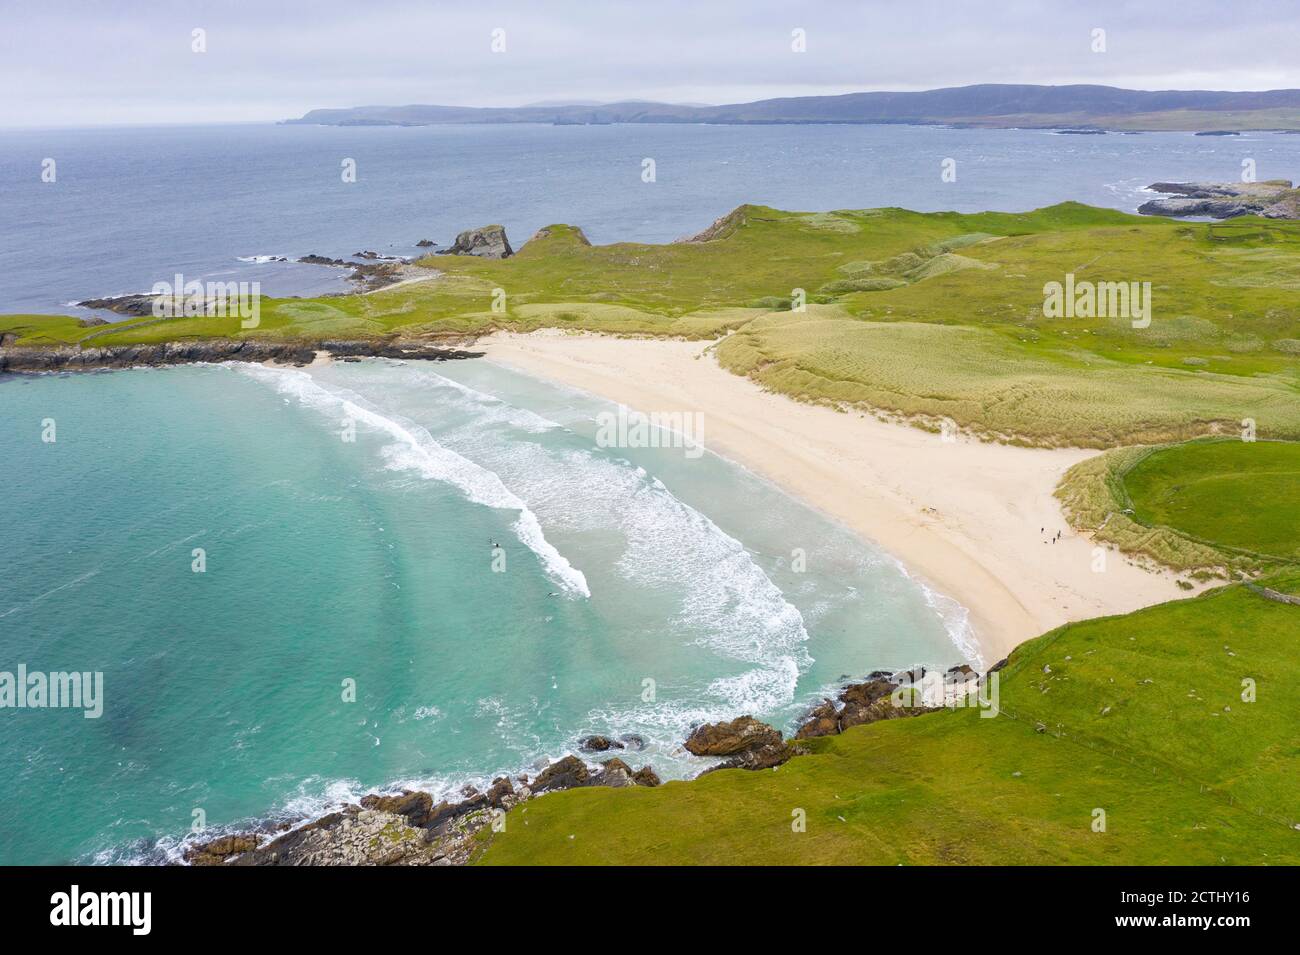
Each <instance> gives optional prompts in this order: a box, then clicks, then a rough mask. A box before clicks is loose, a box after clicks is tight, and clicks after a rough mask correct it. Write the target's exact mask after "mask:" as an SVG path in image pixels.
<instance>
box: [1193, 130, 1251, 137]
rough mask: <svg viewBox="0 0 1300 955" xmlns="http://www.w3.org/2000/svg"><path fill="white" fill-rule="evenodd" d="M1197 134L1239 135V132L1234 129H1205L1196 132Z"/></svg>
mask: <svg viewBox="0 0 1300 955" xmlns="http://www.w3.org/2000/svg"><path fill="white" fill-rule="evenodd" d="M1196 135H1197V136H1240V135H1241V133H1239V132H1237V131H1236V130H1234V129H1207V130H1203V131H1202V132H1199V133H1197V134H1196Z"/></svg>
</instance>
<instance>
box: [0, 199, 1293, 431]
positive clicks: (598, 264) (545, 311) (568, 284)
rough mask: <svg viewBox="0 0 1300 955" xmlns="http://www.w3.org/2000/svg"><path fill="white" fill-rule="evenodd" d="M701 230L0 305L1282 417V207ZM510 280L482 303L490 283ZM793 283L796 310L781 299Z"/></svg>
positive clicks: (210, 329)
mask: <svg viewBox="0 0 1300 955" xmlns="http://www.w3.org/2000/svg"><path fill="white" fill-rule="evenodd" d="M699 238H700V240H699V241H691V242H679V243H670V244H667V245H648V244H640V243H617V244H614V245H607V246H592V245H590V244H589V243H588V242H587V240H586V238H585V237H584V236H583V235H582V233H581V231H580V230H579V229H576V228H573V227H571V226H563V225H557V226H552V227H549V228H547V229H543V230H542V231H541V232H540V233H539V234H538V235H537V236H536V237H534V238H533V239H532V240H531V241H529V242H528V243H526V244H525V245H524V246H523V248H522V249H521V251H520V252H519V254H518V255H516V256H514V257H512V258H509V259H505V260H481V259H476V258H472V257H468V256H438V257H429V258H427V259H424V260H421V262H420V263H419V264H420V265H422V266H425V267H428V268H430V269H434V270H437V271H438V273H440V275H439V277H438V278H437V279H436V280H434V281H429V282H419V283H414V284H407V285H402V286H398V287H394V288H392V289H389V290H382V291H379V292H374V293H371V294H368V295H346V296H332V297H322V298H314V299H269V298H264V299H263V300H262V302H261V316H260V324H259V325H258V327H257V328H255V329H250V330H244V329H241V328H240V324H239V319H238V318H237V317H231V318H210V317H200V318H180V319H168V320H163V321H159V320H156V319H134V320H127V321H124V322H122V323H120V324H118V325H114V326H112V327H103V326H101V327H97V328H90V329H83V328H80V327H79V326H77V323H76V322H75V320H72V319H69V318H67V317H66V316H31V315H22V316H4V317H0V334H3V333H5V332H12V333H14V334H15V335H17V336H18V344H19V345H39V344H46V345H49V344H60V343H69V342H80V343H81V344H82V345H83V346H106V345H121V344H144V343H157V342H163V341H171V340H176V339H194V338H205V337H222V338H227V337H229V338H240V337H252V338H262V339H275V340H295V339H296V340H305V339H313V340H320V339H323V338H344V337H349V338H379V337H384V336H391V335H401V336H403V337H420V338H458V337H459V338H463V337H468V336H474V335H477V334H481V333H484V332H488V331H492V330H496V329H503V328H504V329H512V330H529V329H535V328H543V327H551V328H561V329H580V330H588V331H599V332H607V333H615V334H630V335H663V336H683V337H689V338H709V337H716V336H719V335H723V334H724V333H727V332H735V334H733V335H730V336H729V337H727V338H726V340H725V341H724V342H722V344H721V345H720V346H719V348H718V358H719V360H720V361H721V362H722V364H723V365H724V366H725V367H728V368H730V369H731V370H733V371H736V372H737V373H740V374H744V375H748V376H750V377H751V378H753V379H754V380H756V381H758V382H759V383H761V384H763V385H764V386H766V387H769V388H772V389H775V390H778V391H781V392H784V393H787V394H789V395H791V396H793V397H796V398H799V399H803V400H809V401H816V402H826V403H833V404H840V405H859V406H863V407H871V408H873V409H877V410H880V411H883V412H887V413H894V414H898V415H902V416H906V417H910V418H913V419H914V420H918V421H919V422H921V423H926V422H928V423H929V424H930V425H931V426H933V425H934V424H935V422H936V421H937V420H938V419H942V418H949V419H951V420H952V421H954V422H955V423H956V424H957V425H959V426H961V427H964V428H967V429H970V430H971V431H973V432H976V433H980V434H982V435H985V436H991V437H996V438H1000V439H1003V440H1010V441H1017V442H1023V443H1029V444H1040V445H1059V444H1074V445H1084V446H1092V447H1108V446H1112V445H1114V444H1118V443H1137V442H1146V443H1150V442H1156V441H1162V440H1179V439H1183V438H1187V437H1192V436H1195V435H1198V434H1204V433H1207V432H1210V431H1213V430H1216V429H1217V430H1228V429H1235V428H1236V427H1237V424H1238V423H1239V422H1240V420H1241V419H1242V418H1244V417H1251V418H1254V419H1255V420H1256V422H1257V426H1258V429H1259V434H1260V436H1261V437H1274V438H1300V307H1298V306H1297V305H1296V303H1295V293H1296V291H1297V290H1298V289H1300V223H1296V222H1279V221H1270V220H1263V219H1258V218H1253V217H1250V218H1242V219H1236V220H1232V221H1230V222H1224V223H1189V222H1178V221H1171V220H1166V219H1159V218H1151V217H1136V216H1130V215H1125V214H1123V213H1119V212H1114V211H1110V210H1105V209H1096V208H1091V207H1088V206H1082V205H1078V204H1075V203H1064V204H1061V205H1058V206H1052V207H1049V208H1045V209H1040V210H1037V211H1035V212H1029V213H1023V214H1012V213H981V214H976V215H962V214H957V213H929V214H926V213H916V212H909V211H906V210H902V209H872V210H857V211H841V212H829V213H797V212H783V211H780V210H776V209H769V208H766V207H762V206H742V207H741V208H739V209H737V210H736V211H735V212H733V213H732V214H731V215H729V216H727V217H726V218H724V219H723V220H720V221H719V223H717V224H716V225H715V226H714V227H712V228H711V229H709V230H707V231H706V233H704V234H703V235H702V236H701V237H699ZM1067 273H1072V274H1074V275H1075V276H1076V277H1077V278H1078V279H1079V280H1080V281H1084V280H1089V281H1095V282H1102V281H1124V282H1132V281H1138V282H1148V281H1149V282H1151V284H1152V313H1153V314H1152V321H1151V323H1150V325H1149V327H1146V328H1133V327H1132V325H1131V322H1130V321H1129V320H1128V319H1126V318H1094V319H1086V318H1045V317H1044V316H1043V312H1042V305H1043V288H1044V285H1045V284H1046V283H1047V282H1051V281H1061V280H1062V279H1063V277H1064V276H1065V275H1066V274H1067ZM497 289H501V290H503V291H504V293H505V297H504V301H503V303H502V305H503V307H501V308H500V309H499V310H494V308H493V303H494V296H495V295H496V294H497V293H496V292H495V290H497ZM795 290H803V294H804V295H805V296H806V298H807V301H808V303H809V307H808V308H807V309H806V310H805V311H803V312H799V311H790V307H791V304H792V296H793V297H797V296H798V295H799V294H800V293H799V292H796V291H795Z"/></svg>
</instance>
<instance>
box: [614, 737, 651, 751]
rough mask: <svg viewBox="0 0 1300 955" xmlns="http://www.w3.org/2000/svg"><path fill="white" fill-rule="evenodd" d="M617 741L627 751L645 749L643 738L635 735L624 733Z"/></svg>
mask: <svg viewBox="0 0 1300 955" xmlns="http://www.w3.org/2000/svg"><path fill="white" fill-rule="evenodd" d="M618 739H619V742H621V743H622V744H623V745H624V746H626V747H627V748H628V749H645V737H643V736H637V735H636V734H635V733H626V734H624V735H623V736H620V737H619V738H618Z"/></svg>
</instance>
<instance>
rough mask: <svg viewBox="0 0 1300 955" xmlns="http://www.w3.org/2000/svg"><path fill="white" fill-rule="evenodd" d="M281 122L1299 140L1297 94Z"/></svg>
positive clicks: (888, 99)
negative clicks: (852, 127)
mask: <svg viewBox="0 0 1300 955" xmlns="http://www.w3.org/2000/svg"><path fill="white" fill-rule="evenodd" d="M285 122H286V123H293V124H308V125H318V126H431V125H438V124H444V123H553V124H555V125H561V126H572V125H606V124H609V123H715V124H728V125H764V124H790V123H844V124H890V123H895V124H917V125H954V126H974V127H991V128H1009V127H1020V128H1042V129H1068V130H1070V131H1073V132H1080V131H1095V132H1104V131H1107V130H1115V131H1118V132H1155V131H1186V132H1209V133H1215V134H1221V135H1222V134H1228V133H1233V132H1239V131H1243V130H1279V131H1300V89H1289V90H1265V91H1259V92H1250V91H1243V92H1237V91H1225V90H1218V91H1216V90H1128V89H1119V88H1116V87H1112V86H1093V85H1073V86H1033V85H1011V84H998V83H984V84H980V85H976V86H956V87H949V88H946V89H935V90H924V91H917V92H883V91H882V92H868V93H845V94H843V95H839V96H789V97H781V98H778V99H765V100H758V101H756V102H753V103H735V104H731V105H724V106H699V105H693V104H673V103H654V102H645V101H641V100H638V101H628V102H617V103H606V104H597V105H592V104H590V103H577V104H534V105H531V106H520V107H475V106H422V105H412V106H354V107H350V108H344V109H313V110H311V111H310V112H308V113H306V114H305V115H303V116H302V117H300V118H298V119H289V120H285Z"/></svg>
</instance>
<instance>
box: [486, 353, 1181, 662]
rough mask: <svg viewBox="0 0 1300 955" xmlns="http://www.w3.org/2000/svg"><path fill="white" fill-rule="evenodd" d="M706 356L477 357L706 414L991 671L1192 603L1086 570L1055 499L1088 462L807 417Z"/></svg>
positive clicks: (1109, 563)
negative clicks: (1093, 620)
mask: <svg viewBox="0 0 1300 955" xmlns="http://www.w3.org/2000/svg"><path fill="white" fill-rule="evenodd" d="M709 345H710V343H708V342H683V341H660V340H631V339H621V338H611V337H605V336H597V335H573V334H565V333H557V332H538V333H532V334H527V335H519V334H508V333H498V334H495V335H492V336H490V337H488V338H484V339H481V340H480V341H479V342H478V343H477V345H476V346H475V347H476V348H478V349H481V350H483V351H485V352H486V354H487V357H488V358H489V360H491V361H494V362H497V363H500V364H502V365H506V366H508V367H511V368H514V369H517V370H519V371H523V372H525V373H528V374H531V375H534V376H537V377H542V378H546V379H549V380H551V381H555V382H559V383H562V384H564V385H568V386H570V387H574V388H578V389H581V390H583V391H586V392H590V393H592V394H595V395H598V396H601V397H604V398H607V399H610V400H612V401H617V402H620V403H622V404H625V405H627V406H628V407H629V408H631V409H633V410H636V411H642V412H646V413H650V412H660V413H666V412H701V413H702V414H703V416H704V418H703V443H704V445H705V447H706V448H707V449H708V450H710V451H713V452H715V453H717V454H720V455H722V456H723V457H726V458H728V459H730V460H732V461H735V462H737V463H739V464H741V465H744V466H745V467H747V468H749V469H750V470H752V471H753V472H755V473H756V474H760V475H762V476H764V477H766V478H768V479H769V480H771V481H773V482H774V483H776V484H778V485H779V486H781V487H782V488H784V489H785V490H786V491H787V492H788V493H790V494H792V495H794V496H796V497H798V498H800V499H801V500H803V501H805V502H807V503H808V504H810V505H812V506H813V507H815V508H817V509H818V510H820V511H822V512H823V513H825V514H828V515H830V516H831V517H833V518H835V519H837V520H839V521H840V522H841V523H843V524H844V525H846V526H848V527H849V528H851V529H853V530H854V531H856V532H857V533H858V534H860V535H862V536H863V537H865V538H868V539H870V540H873V541H875V542H876V543H878V544H879V545H880V546H881V547H882V548H883V549H884V550H886V551H887V552H888V553H890V554H892V555H893V556H894V557H896V558H898V559H899V560H901V561H902V562H903V564H904V565H905V566H906V567H907V569H908V570H909V572H910V573H912V574H914V575H916V576H918V577H920V578H921V579H922V580H924V581H925V582H926V583H927V584H929V585H930V586H932V587H934V588H935V589H936V590H938V591H939V592H941V593H944V594H947V595H948V596H950V597H952V598H954V599H955V600H957V601H959V602H960V603H961V604H962V605H964V606H965V607H966V608H967V609H968V610H969V611H970V619H971V623H972V625H973V627H974V629H975V637H976V640H977V641H978V644H979V646H980V650H981V654H982V655H983V657H984V662H985V663H986V664H992V663H993V662H995V661H997V660H1000V659H1002V658H1003V657H1005V656H1006V655H1007V653H1009V652H1010V651H1011V649H1012V648H1013V647H1015V646H1016V645H1017V644H1019V643H1021V642H1022V641H1024V640H1027V639H1029V638H1031V637H1035V636H1037V635H1039V634H1040V633H1043V632H1045V631H1047V630H1051V629H1052V628H1054V627H1057V626H1059V625H1061V624H1063V623H1066V622H1067V621H1070V620H1081V619H1085V618H1088V617H1096V616H1102V615H1106V614H1119V613H1128V612H1129V611H1132V610H1135V609H1137V608H1139V607H1144V606H1147V605H1149V604H1154V603H1160V602H1163V601H1166V600H1171V599H1174V598H1177V597H1184V596H1187V594H1186V593H1185V592H1184V591H1182V590H1180V589H1179V588H1178V587H1177V585H1176V584H1175V578H1174V576H1173V575H1172V574H1167V573H1154V572H1151V571H1148V570H1144V569H1142V568H1140V567H1138V566H1136V565H1134V564H1131V563H1129V562H1128V561H1126V560H1125V559H1124V558H1123V557H1122V556H1121V555H1120V554H1119V553H1117V552H1113V551H1112V552H1109V553H1108V554H1107V555H1106V567H1105V571H1104V572H1102V573H1096V572H1094V571H1093V569H1092V567H1093V553H1092V552H1093V547H1094V544H1093V543H1092V542H1091V541H1090V540H1088V539H1086V538H1083V537H1080V536H1077V535H1075V534H1074V533H1073V532H1072V531H1070V529H1069V528H1068V527H1067V526H1066V523H1065V520H1064V518H1063V517H1062V514H1061V510H1060V507H1059V505H1058V504H1057V502H1056V500H1055V498H1054V497H1053V496H1052V492H1053V490H1054V489H1055V487H1056V484H1057V482H1058V481H1059V480H1060V478H1061V476H1062V475H1063V474H1064V473H1065V471H1066V470H1067V469H1068V468H1069V467H1070V466H1071V465H1073V464H1075V463H1076V462H1078V461H1081V460H1084V459H1085V458H1088V457H1090V456H1092V455H1094V454H1097V453H1098V452H1096V451H1087V450H1040V449H1029V448H1016V447H1009V446H1004V445H996V444H986V443H982V442H979V441H975V440H973V439H968V438H964V437H961V438H958V439H957V440H956V441H955V442H945V441H944V440H942V439H941V438H940V437H939V436H938V435H936V434H931V433H928V432H925V431H921V430H919V429H917V428H911V427H908V426H906V425H898V424H889V423H885V422H882V421H880V420H878V419H876V418H874V417H871V416H870V415H866V414H844V413H841V412H837V411H834V410H832V409H829V408H823V407H816V406H812V405H806V404H802V403H800V402H796V401H793V400H791V399H789V398H786V397H784V396H782V395H777V394H773V393H770V392H765V391H763V390H762V389H761V388H759V387H758V386H757V385H755V384H753V383H752V382H750V381H748V380H746V379H744V378H740V377H738V376H736V375H733V374H731V373H730V372H727V371H724V370H723V369H721V368H720V367H719V366H718V364H717V362H716V361H715V360H714V359H713V357H712V355H711V354H709V353H708V351H707V350H708V348H709ZM1058 531H1060V532H1062V534H1061V538H1060V540H1058V541H1056V542H1055V543H1052V542H1051V538H1052V537H1053V536H1054V535H1055V534H1056V533H1057V532H1058ZM795 533H797V532H795ZM800 543H801V542H800V541H798V540H797V539H794V538H793V537H792V539H791V542H790V546H791V548H794V547H798V546H800Z"/></svg>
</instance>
